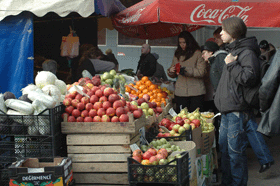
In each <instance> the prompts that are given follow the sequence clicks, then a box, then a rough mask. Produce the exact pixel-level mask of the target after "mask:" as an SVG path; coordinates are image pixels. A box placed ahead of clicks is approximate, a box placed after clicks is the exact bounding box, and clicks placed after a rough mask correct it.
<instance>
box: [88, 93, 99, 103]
mask: <svg viewBox="0 0 280 186" xmlns="http://www.w3.org/2000/svg"><path fill="white" fill-rule="evenodd" d="M89 101H90V102H91V103H92V104H94V103H96V102H98V101H99V98H98V96H96V95H92V96H91V97H90V99H89Z"/></svg>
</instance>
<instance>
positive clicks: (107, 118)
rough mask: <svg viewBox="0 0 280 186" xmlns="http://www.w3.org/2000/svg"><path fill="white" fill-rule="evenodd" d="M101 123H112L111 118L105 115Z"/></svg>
mask: <svg viewBox="0 0 280 186" xmlns="http://www.w3.org/2000/svg"><path fill="white" fill-rule="evenodd" d="M101 122H110V117H109V116H107V115H103V116H102V118H101Z"/></svg>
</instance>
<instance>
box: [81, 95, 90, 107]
mask: <svg viewBox="0 0 280 186" xmlns="http://www.w3.org/2000/svg"><path fill="white" fill-rule="evenodd" d="M81 103H83V104H85V105H86V104H87V103H89V98H88V97H82V99H81Z"/></svg>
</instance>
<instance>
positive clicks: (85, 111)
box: [81, 110, 89, 118]
mask: <svg viewBox="0 0 280 186" xmlns="http://www.w3.org/2000/svg"><path fill="white" fill-rule="evenodd" d="M81 116H82V117H83V118H85V117H88V116H89V113H88V111H87V110H83V111H82V112H81Z"/></svg>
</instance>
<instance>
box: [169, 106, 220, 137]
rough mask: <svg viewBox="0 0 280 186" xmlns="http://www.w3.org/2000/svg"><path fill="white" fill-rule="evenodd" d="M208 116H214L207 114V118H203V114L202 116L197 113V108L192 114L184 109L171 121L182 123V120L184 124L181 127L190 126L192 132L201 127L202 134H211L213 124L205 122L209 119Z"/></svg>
mask: <svg viewBox="0 0 280 186" xmlns="http://www.w3.org/2000/svg"><path fill="white" fill-rule="evenodd" d="M210 116H214V115H213V114H212V113H211V114H208V115H207V117H205V114H204V115H202V114H201V113H200V112H199V108H197V109H196V110H195V111H193V112H188V110H187V108H184V109H182V110H181V111H180V113H179V114H178V115H176V116H174V117H173V118H172V121H175V122H178V120H179V121H180V122H181V123H182V120H183V122H184V124H183V125H184V126H186V127H189V126H191V128H192V130H194V129H195V128H198V127H199V126H201V129H202V132H205V133H207V132H211V131H212V130H214V128H215V127H214V125H213V123H209V122H207V119H209V118H210ZM185 124H187V125H185Z"/></svg>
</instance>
